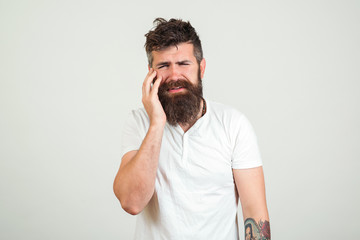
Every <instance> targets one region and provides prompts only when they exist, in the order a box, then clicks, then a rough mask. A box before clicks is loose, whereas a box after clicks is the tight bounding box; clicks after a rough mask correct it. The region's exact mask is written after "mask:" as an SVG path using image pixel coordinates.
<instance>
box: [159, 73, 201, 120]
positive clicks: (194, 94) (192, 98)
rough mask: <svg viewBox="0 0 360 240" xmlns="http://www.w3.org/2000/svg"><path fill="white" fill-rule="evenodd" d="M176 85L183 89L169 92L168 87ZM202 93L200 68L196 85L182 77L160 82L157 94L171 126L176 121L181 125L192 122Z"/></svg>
mask: <svg viewBox="0 0 360 240" xmlns="http://www.w3.org/2000/svg"><path fill="white" fill-rule="evenodd" d="M177 87H182V88H184V89H185V90H182V92H180V93H169V89H172V88H177ZM202 94H203V93H202V81H201V76H200V70H199V72H198V82H197V84H196V85H194V84H192V83H190V82H189V81H187V80H183V79H179V80H177V81H174V80H172V81H169V82H165V83H163V84H161V85H160V87H159V91H158V96H159V100H160V103H161V105H162V107H163V109H164V112H165V114H166V120H167V121H168V123H169V124H170V125H172V126H175V125H176V124H177V123H178V124H182V125H189V124H192V123H194V122H195V121H196V119H197V116H198V114H199V111H200V105H201V100H202V99H203V98H202Z"/></svg>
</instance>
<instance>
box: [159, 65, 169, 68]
mask: <svg viewBox="0 0 360 240" xmlns="http://www.w3.org/2000/svg"><path fill="white" fill-rule="evenodd" d="M168 66H169V65H167V64H164V65H160V66H158V69H161V68H164V67H168Z"/></svg>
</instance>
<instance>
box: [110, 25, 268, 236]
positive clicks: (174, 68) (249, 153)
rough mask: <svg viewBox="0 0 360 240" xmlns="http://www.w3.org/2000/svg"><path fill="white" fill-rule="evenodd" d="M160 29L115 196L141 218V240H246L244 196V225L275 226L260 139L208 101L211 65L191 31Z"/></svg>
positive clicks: (149, 46)
mask: <svg viewBox="0 0 360 240" xmlns="http://www.w3.org/2000/svg"><path fill="white" fill-rule="evenodd" d="M154 24H155V28H154V29H153V30H151V31H149V32H148V33H147V34H146V35H145V36H146V43H145V48H146V52H147V57H148V63H149V65H148V67H149V72H148V74H147V76H146V77H145V80H144V82H143V86H142V96H143V97H142V103H143V105H144V107H143V108H141V109H138V110H134V111H132V112H131V113H130V115H129V118H128V120H127V122H126V125H125V127H124V132H123V144H122V160H121V165H120V169H119V171H118V174H117V175H116V178H115V181H114V192H115V195H116V196H117V198H118V199H119V201H120V203H121V206H122V208H123V209H124V210H125V211H126V212H128V213H130V214H132V215H138V218H137V224H136V232H135V239H146V240H149V239H197V240H199V239H207V240H208V239H217V240H219V239H224V240H230V239H239V234H238V225H237V207H238V198H239V196H240V201H241V205H242V210H243V217H244V220H245V223H247V220H248V219H251V220H254V221H258V222H266V223H267V224H268V221H269V216H268V211H267V206H266V200H265V184H264V176H263V170H262V161H261V157H260V153H259V149H258V145H257V141H256V136H255V134H254V131H253V129H252V126H251V124H250V123H249V121H248V120H247V118H246V117H245V116H244V115H243V114H242V113H240V112H239V111H237V110H236V109H234V108H232V107H229V106H226V105H223V104H220V103H216V102H213V101H210V100H208V99H205V98H204V97H203V92H202V79H203V77H204V72H205V67H206V62H205V59H204V58H203V52H202V48H201V42H200V39H199V37H198V35H197V33H196V31H195V29H194V28H193V27H192V26H191V24H190V23H189V22H184V21H182V20H178V19H170V20H169V21H166V20H165V19H162V18H158V19H155V21H154ZM268 229H269V230H268V231H269V232H268V235H267V236H268V238H266V239H270V228H268Z"/></svg>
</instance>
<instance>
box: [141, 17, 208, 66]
mask: <svg viewBox="0 0 360 240" xmlns="http://www.w3.org/2000/svg"><path fill="white" fill-rule="evenodd" d="M153 23H154V29H153V30H151V31H149V32H148V33H147V34H145V37H146V42H145V50H146V54H147V57H148V63H149V66H152V62H153V56H152V54H151V52H152V51H160V50H163V49H165V48H167V47H170V46H177V45H178V44H180V43H192V44H193V46H194V56H195V58H196V61H197V62H198V64H200V62H201V60H202V59H203V51H202V48H201V41H200V38H199V36H198V35H197V33H196V31H195V29H194V28H193V27H192V26H191V24H190V22H184V21H182V20H181V19H174V18H172V19H170V20H169V21H166V20H165V19H164V18H156V19H155V20H154V22H153Z"/></svg>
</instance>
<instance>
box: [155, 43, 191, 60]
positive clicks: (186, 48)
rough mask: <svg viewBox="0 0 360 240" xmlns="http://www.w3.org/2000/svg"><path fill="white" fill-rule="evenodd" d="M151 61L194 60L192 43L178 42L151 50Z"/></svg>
mask: <svg viewBox="0 0 360 240" xmlns="http://www.w3.org/2000/svg"><path fill="white" fill-rule="evenodd" d="M151 53H152V57H153V63H155V62H159V61H185V60H188V61H196V58H195V55H194V45H193V44H192V43H180V44H178V45H175V46H169V47H166V48H163V49H161V50H156V51H152V52H151Z"/></svg>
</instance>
